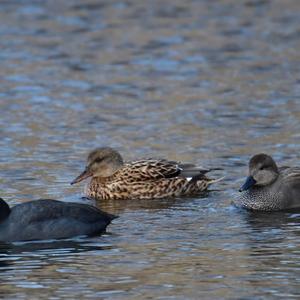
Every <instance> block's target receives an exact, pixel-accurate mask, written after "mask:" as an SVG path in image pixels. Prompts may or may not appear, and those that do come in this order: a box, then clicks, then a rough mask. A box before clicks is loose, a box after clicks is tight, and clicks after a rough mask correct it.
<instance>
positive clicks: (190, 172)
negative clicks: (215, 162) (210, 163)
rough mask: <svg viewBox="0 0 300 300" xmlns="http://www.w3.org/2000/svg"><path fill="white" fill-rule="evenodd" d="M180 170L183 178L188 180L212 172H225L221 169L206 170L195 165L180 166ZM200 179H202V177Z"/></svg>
mask: <svg viewBox="0 0 300 300" xmlns="http://www.w3.org/2000/svg"><path fill="white" fill-rule="evenodd" d="M179 168H180V169H181V172H180V175H181V176H182V177H186V178H193V177H195V176H201V175H204V174H206V173H208V172H211V171H217V170H223V169H221V168H211V169H206V168H203V167H200V166H196V165H194V164H189V163H185V164H180V165H179ZM199 179H201V177H200V178H199Z"/></svg>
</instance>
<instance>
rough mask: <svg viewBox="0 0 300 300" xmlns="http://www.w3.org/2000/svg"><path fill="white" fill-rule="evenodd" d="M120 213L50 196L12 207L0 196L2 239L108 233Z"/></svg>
mask: <svg viewBox="0 0 300 300" xmlns="http://www.w3.org/2000/svg"><path fill="white" fill-rule="evenodd" d="M114 218H116V216H114V215H111V214H108V213H105V212H103V211H101V210H99V209H98V208H96V207H94V206H91V205H86V204H81V203H69V202H62V201H57V200H50V199H40V200H36V201H30V202H26V203H22V204H18V205H15V206H14V207H12V208H10V207H9V206H8V204H7V203H6V202H5V201H4V200H3V199H2V198H0V241H2V242H13V241H29V240H48V239H62V238H71V237H74V236H79V235H95V234H99V233H101V232H104V231H105V229H106V227H107V226H108V225H109V223H110V222H111V221H112V220H113V219H114Z"/></svg>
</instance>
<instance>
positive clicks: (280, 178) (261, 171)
mask: <svg viewBox="0 0 300 300" xmlns="http://www.w3.org/2000/svg"><path fill="white" fill-rule="evenodd" d="M240 192H241V194H240V195H239V197H238V199H237V201H235V204H237V205H238V206H241V207H243V208H246V209H249V210H257V211H279V210H290V209H298V208H299V209H300V167H287V166H284V167H277V165H276V163H275V161H274V160H273V159H272V157H271V156H269V155H266V154H257V155H255V156H253V157H252V158H251V160H250V162H249V176H248V178H247V180H246V182H245V184H244V185H243V186H242V187H241V189H240Z"/></svg>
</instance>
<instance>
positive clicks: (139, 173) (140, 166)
mask: <svg viewBox="0 0 300 300" xmlns="http://www.w3.org/2000/svg"><path fill="white" fill-rule="evenodd" d="M120 171H121V172H122V174H118V176H120V177H121V176H122V177H123V176H124V178H126V177H130V178H132V179H135V180H136V181H140V180H154V179H160V178H172V177H177V176H179V175H180V173H181V171H182V169H181V168H180V167H179V165H178V162H174V161H168V160H164V159H144V160H138V161H133V162H129V163H126V164H125V165H124V167H123V168H122V169H121V170H120Z"/></svg>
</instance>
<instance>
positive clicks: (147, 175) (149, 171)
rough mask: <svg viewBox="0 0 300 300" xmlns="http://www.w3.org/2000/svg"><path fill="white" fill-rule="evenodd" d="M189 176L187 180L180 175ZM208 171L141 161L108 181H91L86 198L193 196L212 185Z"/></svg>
mask: <svg viewBox="0 0 300 300" xmlns="http://www.w3.org/2000/svg"><path fill="white" fill-rule="evenodd" d="M185 172H186V173H187V174H192V175H193V177H192V179H191V180H188V179H187V178H186V177H184V176H183V175H182V174H185ZM206 172H208V170H203V169H199V168H197V167H196V166H195V165H192V164H182V165H180V164H179V163H178V162H174V161H168V160H164V159H144V160H138V161H133V162H127V163H124V165H123V166H122V167H121V168H120V169H119V170H117V171H116V172H115V173H114V174H113V175H112V176H109V177H93V178H92V179H91V181H90V183H89V184H88V186H87V189H86V193H87V196H89V197H92V198H96V199H104V200H108V199H153V198H167V197H179V196H187V195H195V194H198V193H200V192H203V191H205V190H206V189H207V188H208V186H209V185H210V184H211V183H212V182H213V181H214V180H211V179H209V178H208V177H206V176H205V175H204V173H206Z"/></svg>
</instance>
